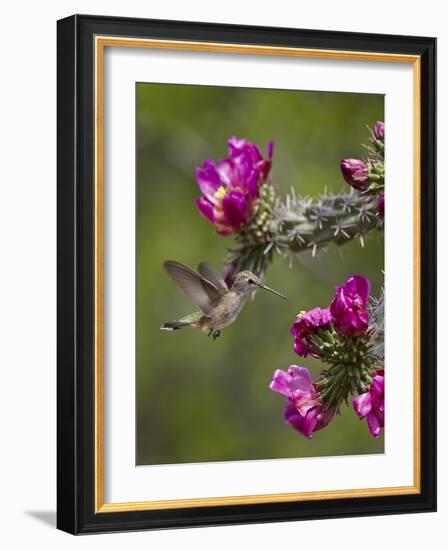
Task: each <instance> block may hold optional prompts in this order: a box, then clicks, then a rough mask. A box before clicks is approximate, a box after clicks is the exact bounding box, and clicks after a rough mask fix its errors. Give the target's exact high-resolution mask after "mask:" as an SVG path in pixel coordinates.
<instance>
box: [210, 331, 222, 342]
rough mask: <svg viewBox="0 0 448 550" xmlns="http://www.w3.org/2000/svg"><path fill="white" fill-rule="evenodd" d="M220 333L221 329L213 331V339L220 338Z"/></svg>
mask: <svg viewBox="0 0 448 550" xmlns="http://www.w3.org/2000/svg"><path fill="white" fill-rule="evenodd" d="M220 334H221V331H220V330H215V331H214V332H213V335H212V336H213V341H215V340H216V338H219V335H220Z"/></svg>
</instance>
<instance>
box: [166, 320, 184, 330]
mask: <svg viewBox="0 0 448 550" xmlns="http://www.w3.org/2000/svg"><path fill="white" fill-rule="evenodd" d="M189 324H190V323H183V322H182V321H169V322H168V323H163V325H162V326H161V327H160V330H180V329H181V328H185V327H188V326H189Z"/></svg>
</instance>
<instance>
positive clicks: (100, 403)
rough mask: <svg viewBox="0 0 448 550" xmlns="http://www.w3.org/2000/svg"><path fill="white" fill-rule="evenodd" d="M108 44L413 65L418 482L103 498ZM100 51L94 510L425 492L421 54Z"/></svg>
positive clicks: (193, 44) (220, 48)
mask: <svg viewBox="0 0 448 550" xmlns="http://www.w3.org/2000/svg"><path fill="white" fill-rule="evenodd" d="M106 47H120V48H145V49H147V48H152V49H159V50H176V51H194V52H207V53H232V54H246V55H247V54H251V55H268V56H280V57H282V56H284V57H301V58H313V59H330V60H347V61H366V62H385V63H406V64H412V65H413V117H414V121H413V130H414V136H413V144H414V148H413V174H414V177H413V197H414V212H413V219H414V235H413V240H414V245H413V246H414V266H413V275H414V280H413V297H414V353H413V357H414V362H413V370H414V373H413V375H414V376H413V382H414V388H413V408H414V411H413V420H414V433H413V438H414V449H413V461H414V472H413V473H414V476H413V477H414V482H413V485H410V486H402V487H380V488H363V489H350V490H331V491H313V492H299V493H298V492H296V493H277V494H260V495H244V496H226V497H211V498H191V499H180V500H153V501H140V502H119V503H106V502H104V52H105V48H106ZM94 56H95V91H94V95H95V115H94V116H95V121H94V126H95V174H94V177H95V180H94V186H95V190H94V191H95V209H94V212H95V222H94V225H95V231H94V233H95V236H94V238H95V247H94V250H95V259H94V265H95V277H94V293H95V311H94V317H95V318H94V327H95V346H94V370H95V373H94V374H95V376H94V385H95V391H94V399H95V404H94V410H95V425H94V438H95V445H94V449H95V468H94V476H95V483H94V485H95V497H94V509H95V513H110V512H130V511H143V510H166V509H180V508H193V507H208V506H231V505H241V504H262V503H275V502H303V501H316V500H332V499H341V498H365V497H379V496H393V495H395V496H396V495H410V494H419V493H420V479H421V472H420V461H421V457H420V429H421V426H420V368H421V352H420V271H421V250H420V225H421V224H420V201H421V198H420V192H421V181H420V156H421V144H420V117H421V98H420V83H421V68H420V67H421V60H420V56H418V55H404V54H403V55H402V54H390V53H381V52H357V51H346V50H325V49H308V48H293V47H283V46H281V47H279V46H258V45H253V44H226V43H215V42H197V41H182V40H158V39H149V38H148V39H142V38H123V37H115V36H96V37H95V42H94Z"/></svg>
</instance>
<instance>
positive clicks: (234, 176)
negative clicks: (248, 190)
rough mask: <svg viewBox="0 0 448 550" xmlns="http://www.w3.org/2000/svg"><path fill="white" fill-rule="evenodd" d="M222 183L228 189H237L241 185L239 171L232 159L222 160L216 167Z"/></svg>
mask: <svg viewBox="0 0 448 550" xmlns="http://www.w3.org/2000/svg"><path fill="white" fill-rule="evenodd" d="M216 170H217V172H218V174H219V178H220V180H221V182H223V183H224V184H225V185H227V186H228V187H235V186H237V185H238V184H239V177H238V171H237V170H236V169H235V165H234V163H233V161H232V160H231V159H224V160H220V161H219V162H218V164H217V165H216Z"/></svg>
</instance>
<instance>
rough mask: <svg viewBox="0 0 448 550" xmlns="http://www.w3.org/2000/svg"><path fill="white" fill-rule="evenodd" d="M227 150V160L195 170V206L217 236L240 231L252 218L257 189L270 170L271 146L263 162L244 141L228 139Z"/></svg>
mask: <svg viewBox="0 0 448 550" xmlns="http://www.w3.org/2000/svg"><path fill="white" fill-rule="evenodd" d="M228 150H229V156H228V157H227V158H225V159H223V160H220V161H219V162H217V163H215V162H213V161H211V160H205V161H204V162H203V164H202V166H201V167H200V168H197V169H196V180H197V182H198V185H199V189H200V190H201V192H202V196H201V197H198V198H197V199H196V205H197V207H198V210H199V212H200V214H201V215H202V216H203V217H204V218H205V219H206V220H208V221H209V222H210V223H212V224H213V225H214V226H215V227H216V230H217V232H218V233H219V234H220V235H230V234H231V233H235V232H237V231H240V230H241V229H243V228H244V227H245V226H246V225H247V224H248V222H249V221H250V220H251V219H252V217H253V216H254V214H255V212H256V210H257V206H258V197H259V187H260V185H261V184H262V183H263V182H264V181H265V180H266V178H267V176H268V174H269V171H270V169H271V163H272V154H273V143H272V142H270V143H269V144H268V158H267V159H265V158H263V156H262V154H261V153H260V150H259V149H258V147H257V146H256V145H253V144H252V143H250V142H249V141H247V140H246V139H237V138H236V137H232V138H230V139H229V141H228Z"/></svg>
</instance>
